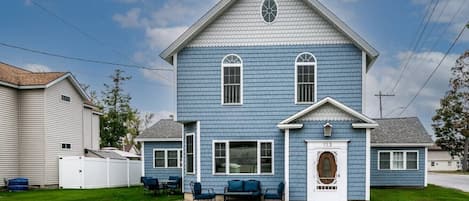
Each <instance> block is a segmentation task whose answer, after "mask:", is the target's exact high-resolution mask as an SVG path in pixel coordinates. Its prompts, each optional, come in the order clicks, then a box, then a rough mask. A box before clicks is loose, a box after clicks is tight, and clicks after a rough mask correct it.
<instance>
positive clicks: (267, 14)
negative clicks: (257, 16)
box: [261, 0, 278, 24]
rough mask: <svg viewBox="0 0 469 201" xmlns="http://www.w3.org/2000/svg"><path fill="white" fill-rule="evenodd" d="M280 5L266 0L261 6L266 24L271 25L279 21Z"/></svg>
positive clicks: (272, 0)
mask: <svg viewBox="0 0 469 201" xmlns="http://www.w3.org/2000/svg"><path fill="white" fill-rule="evenodd" d="M277 15H278V4H277V2H276V1H275V0H264V1H263V2H262V4H261V17H262V19H263V20H264V22H266V23H268V24H271V23H273V22H274V21H275V19H277Z"/></svg>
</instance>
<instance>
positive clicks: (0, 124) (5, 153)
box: [0, 86, 19, 186]
mask: <svg viewBox="0 0 469 201" xmlns="http://www.w3.org/2000/svg"><path fill="white" fill-rule="evenodd" d="M17 101H18V92H17V90H16V89H12V88H9V87H3V86H0V111H1V112H0V142H1V143H2V145H1V146H0V178H9V177H17V176H18V168H19V161H18V151H19V150H18V102H17ZM3 185H4V183H3V182H0V186H3Z"/></svg>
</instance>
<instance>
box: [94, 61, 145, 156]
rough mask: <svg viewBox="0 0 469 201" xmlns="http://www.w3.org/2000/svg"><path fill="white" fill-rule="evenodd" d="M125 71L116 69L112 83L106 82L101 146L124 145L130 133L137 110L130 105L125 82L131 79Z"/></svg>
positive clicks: (101, 122) (101, 119) (101, 121)
mask: <svg viewBox="0 0 469 201" xmlns="http://www.w3.org/2000/svg"><path fill="white" fill-rule="evenodd" d="M124 73H125V72H124V71H123V70H120V69H116V70H115V71H114V74H113V75H111V76H110V78H111V79H112V84H111V85H108V84H104V87H105V89H104V91H103V92H102V95H103V100H102V104H103V110H104V111H103V112H104V113H103V115H102V116H101V118H100V125H101V126H100V127H101V147H104V146H111V147H119V148H120V147H122V141H123V139H124V137H125V136H126V135H127V133H129V131H130V130H131V129H129V127H130V126H129V125H130V122H131V121H132V119H133V118H134V116H136V113H137V111H136V110H134V109H132V108H131V106H130V100H131V97H130V95H129V94H127V93H125V92H124V89H123V84H124V82H125V81H128V80H130V79H131V77H130V76H125V75H124Z"/></svg>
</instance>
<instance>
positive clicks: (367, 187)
mask: <svg viewBox="0 0 469 201" xmlns="http://www.w3.org/2000/svg"><path fill="white" fill-rule="evenodd" d="M365 132H366V149H365V153H366V157H365V158H366V159H365V160H366V162H365V168H366V169H365V200H367V201H369V200H370V178H371V177H370V175H371V172H370V171H371V129H370V128H367V129H366V131H365Z"/></svg>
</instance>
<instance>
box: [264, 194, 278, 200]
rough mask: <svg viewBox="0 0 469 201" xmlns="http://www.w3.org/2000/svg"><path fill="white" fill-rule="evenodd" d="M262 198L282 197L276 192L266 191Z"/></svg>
mask: <svg viewBox="0 0 469 201" xmlns="http://www.w3.org/2000/svg"><path fill="white" fill-rule="evenodd" d="M264 199H274V200H281V199H282V198H281V197H280V196H279V195H278V194H276V193H266V194H265V195H264Z"/></svg>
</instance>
